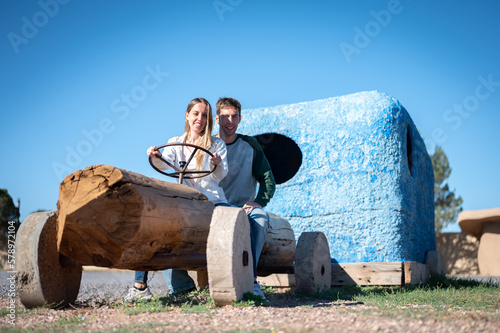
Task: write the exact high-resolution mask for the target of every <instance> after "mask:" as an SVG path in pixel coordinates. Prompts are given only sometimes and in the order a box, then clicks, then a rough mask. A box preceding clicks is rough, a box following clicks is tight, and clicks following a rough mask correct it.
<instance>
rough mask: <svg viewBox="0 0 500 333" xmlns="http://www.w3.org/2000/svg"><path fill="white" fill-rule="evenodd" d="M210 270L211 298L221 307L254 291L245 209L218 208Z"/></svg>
mask: <svg viewBox="0 0 500 333" xmlns="http://www.w3.org/2000/svg"><path fill="white" fill-rule="evenodd" d="M207 270H208V285H209V288H210V296H211V297H212V299H213V300H214V302H215V304H217V305H218V306H222V305H230V304H232V302H233V301H239V300H241V299H242V298H243V294H245V293H246V292H253V258H252V251H251V247H250V224H249V223H248V218H247V216H246V214H245V211H244V210H243V209H241V208H235V207H221V206H220V207H216V208H215V210H214V213H213V215H212V221H211V223H210V231H209V233H208V240H207Z"/></svg>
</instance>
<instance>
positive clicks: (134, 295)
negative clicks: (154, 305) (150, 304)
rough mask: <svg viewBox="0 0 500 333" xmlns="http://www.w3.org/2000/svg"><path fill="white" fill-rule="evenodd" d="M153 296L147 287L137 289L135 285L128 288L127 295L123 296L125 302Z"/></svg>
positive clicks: (146, 299)
mask: <svg viewBox="0 0 500 333" xmlns="http://www.w3.org/2000/svg"><path fill="white" fill-rule="evenodd" d="M152 297H153V294H152V293H151V291H150V290H149V287H146V289H144V290H139V289H137V288H135V287H132V288H130V289H129V290H128V294H127V296H125V298H124V301H125V302H133V301H137V300H145V301H149V300H150V299H151V298H152Z"/></svg>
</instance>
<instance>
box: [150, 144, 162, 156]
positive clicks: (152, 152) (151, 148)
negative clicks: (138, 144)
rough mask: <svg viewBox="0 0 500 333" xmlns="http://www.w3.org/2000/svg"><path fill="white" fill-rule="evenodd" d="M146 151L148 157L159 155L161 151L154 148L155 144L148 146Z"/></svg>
mask: <svg viewBox="0 0 500 333" xmlns="http://www.w3.org/2000/svg"><path fill="white" fill-rule="evenodd" d="M147 152H148V156H149V157H153V156H161V153H160V152H159V151H158V150H156V146H151V147H149V148H148V151H147Z"/></svg>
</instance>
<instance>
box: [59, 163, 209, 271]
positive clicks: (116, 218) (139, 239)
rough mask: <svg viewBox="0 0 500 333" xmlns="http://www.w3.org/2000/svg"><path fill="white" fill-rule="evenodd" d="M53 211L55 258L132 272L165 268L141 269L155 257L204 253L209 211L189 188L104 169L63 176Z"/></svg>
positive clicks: (102, 166)
mask: <svg viewBox="0 0 500 333" xmlns="http://www.w3.org/2000/svg"><path fill="white" fill-rule="evenodd" d="M57 206H58V223H59V234H58V246H59V251H60V253H62V254H64V255H65V256H68V257H70V258H72V259H74V260H77V261H78V262H80V263H81V264H82V265H95V266H101V267H110V268H122V269H134V270H141V269H151V270H152V269H155V268H156V269H163V268H165V267H143V266H142V265H144V263H146V262H147V261H148V260H149V259H151V258H152V257H153V255H154V254H155V253H173V254H180V253H205V251H206V242H207V237H208V231H209V226H210V220H211V217H212V212H213V209H214V206H213V204H212V203H211V202H210V201H208V200H207V198H206V197H205V196H204V195H203V194H201V193H200V192H198V191H196V190H194V189H192V188H190V187H188V186H184V185H179V184H175V183H168V182H163V181H160V180H157V179H153V178H149V177H146V176H143V175H140V174H137V173H133V172H129V171H125V170H122V169H118V168H115V167H112V166H108V165H97V166H92V167H88V168H86V169H84V170H82V171H77V172H75V173H73V174H71V175H69V176H67V177H66V178H65V179H64V181H63V182H62V183H61V186H60V189H59V202H58V204H57ZM162 266H163V265H162Z"/></svg>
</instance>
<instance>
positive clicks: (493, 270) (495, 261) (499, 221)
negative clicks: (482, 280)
mask: <svg viewBox="0 0 500 333" xmlns="http://www.w3.org/2000/svg"><path fill="white" fill-rule="evenodd" d="M458 225H459V226H460V228H461V229H462V231H463V232H465V233H468V234H471V235H473V236H475V237H477V239H479V249H478V253H477V261H478V266H479V272H480V274H481V275H489V276H500V255H499V252H500V208H492V209H481V210H469V211H464V212H462V213H460V215H459V216H458Z"/></svg>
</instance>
